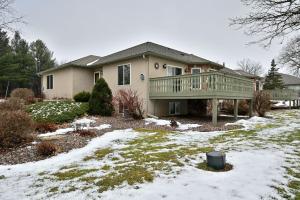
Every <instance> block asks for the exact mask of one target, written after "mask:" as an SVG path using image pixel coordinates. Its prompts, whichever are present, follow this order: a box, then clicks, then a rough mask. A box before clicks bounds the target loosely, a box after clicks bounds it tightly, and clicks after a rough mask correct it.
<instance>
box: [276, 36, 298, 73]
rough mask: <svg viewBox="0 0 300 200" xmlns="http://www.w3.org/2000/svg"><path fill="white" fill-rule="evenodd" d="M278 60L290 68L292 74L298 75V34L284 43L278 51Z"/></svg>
mask: <svg viewBox="0 0 300 200" xmlns="http://www.w3.org/2000/svg"><path fill="white" fill-rule="evenodd" d="M279 61H280V63H282V64H284V65H285V66H287V67H288V68H290V69H291V70H292V72H293V74H294V75H296V76H298V77H300V35H299V36H297V37H294V38H293V39H291V40H290V41H289V42H288V43H287V44H286V45H285V47H284V48H283V49H282V51H281V53H280V56H279Z"/></svg>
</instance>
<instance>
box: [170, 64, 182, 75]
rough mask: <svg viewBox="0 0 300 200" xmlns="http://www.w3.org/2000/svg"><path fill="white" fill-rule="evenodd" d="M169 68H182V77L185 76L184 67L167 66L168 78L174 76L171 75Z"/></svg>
mask: <svg viewBox="0 0 300 200" xmlns="http://www.w3.org/2000/svg"><path fill="white" fill-rule="evenodd" d="M169 68H180V69H181V72H182V73H181V75H184V67H179V66H175V65H167V76H172V75H169Z"/></svg>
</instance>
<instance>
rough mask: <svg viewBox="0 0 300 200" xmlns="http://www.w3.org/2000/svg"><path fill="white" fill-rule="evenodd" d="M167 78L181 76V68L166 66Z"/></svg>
mask: <svg viewBox="0 0 300 200" xmlns="http://www.w3.org/2000/svg"><path fill="white" fill-rule="evenodd" d="M167 73H168V74H167V75H168V76H178V75H182V68H181V67H173V66H168V71H167Z"/></svg>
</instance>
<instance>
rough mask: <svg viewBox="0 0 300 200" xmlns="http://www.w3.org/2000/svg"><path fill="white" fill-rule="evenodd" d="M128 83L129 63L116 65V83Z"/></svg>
mask: <svg viewBox="0 0 300 200" xmlns="http://www.w3.org/2000/svg"><path fill="white" fill-rule="evenodd" d="M129 84H130V64H127V65H120V66H118V85H129Z"/></svg>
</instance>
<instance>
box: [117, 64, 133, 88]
mask: <svg viewBox="0 0 300 200" xmlns="http://www.w3.org/2000/svg"><path fill="white" fill-rule="evenodd" d="M125 65H128V66H129V84H124V77H125V76H124V74H125V73H124V68H123V85H119V67H121V66H125ZM131 74H132V73H131V63H127V64H121V65H118V66H117V85H118V86H126V85H131Z"/></svg>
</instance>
